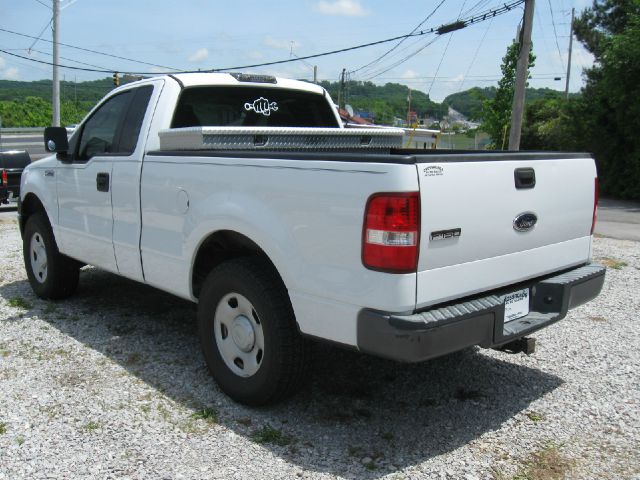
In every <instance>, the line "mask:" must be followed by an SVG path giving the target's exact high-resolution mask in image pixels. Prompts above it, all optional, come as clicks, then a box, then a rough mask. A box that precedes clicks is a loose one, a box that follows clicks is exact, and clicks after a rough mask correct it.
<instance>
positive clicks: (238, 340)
mask: <svg viewBox="0 0 640 480" xmlns="http://www.w3.org/2000/svg"><path fill="white" fill-rule="evenodd" d="M213 327H214V339H215V343H216V346H217V347H218V352H219V353H220V356H221V357H222V360H223V361H224V363H225V365H226V366H227V367H228V368H229V369H230V370H231V371H232V372H233V373H235V374H236V375H238V376H240V377H245V378H246V377H250V376H252V375H255V374H256V373H257V372H258V370H259V369H260V366H261V365H262V360H263V358H264V334H263V331H262V322H261V320H260V317H259V316H258V313H257V311H256V309H255V308H254V307H253V305H252V303H251V302H250V301H249V299H247V297H245V296H244V295H241V294H239V293H228V294H227V295H225V296H224V297H222V298H221V299H220V302H218V306H217V307H216V311H215V316H214V319H213Z"/></svg>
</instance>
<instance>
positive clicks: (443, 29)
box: [367, 0, 524, 80]
mask: <svg viewBox="0 0 640 480" xmlns="http://www.w3.org/2000/svg"><path fill="white" fill-rule="evenodd" d="M522 3H524V0H522V1H516V2H511V3H510V4H506V3H505V4H504V5H503V6H501V7H498V8H495V9H493V10H489V11H485V12H482V13H479V14H477V15H475V16H472V17H469V18H466V19H463V20H460V17H461V14H462V10H463V9H464V6H465V4H466V1H465V3H463V5H462V8H461V9H460V13H459V14H458V20H457V21H455V22H453V23H450V24H445V25H441V26H440V27H438V28H431V29H430V30H427V31H425V32H420V33H437V34H438V35H442V34H445V33H449V32H453V31H455V30H459V29H462V28H465V27H467V26H469V25H473V24H475V23H479V22H482V21H485V20H487V19H492V18H495V17H496V16H497V15H501V14H503V13H506V12H508V11H510V10H512V9H513V8H515V7H516V6H518V5H520V4H522ZM478 5H479V3H476V5H474V7H472V8H471V9H470V10H469V11H472V10H473V9H474V8H477V6H478ZM415 35H416V34H413V35H412V34H409V35H408V36H415ZM436 38H437V37H436ZM434 41H435V40H434ZM450 41H451V39H449V42H450ZM449 42H447V48H448V45H449ZM432 43H433V41H431V42H428V43H427V44H426V45H424V46H423V47H421V48H420V49H419V50H417V51H415V52H413V53H411V54H409V55H407V56H406V57H404V58H403V59H401V60H400V61H397V62H396V63H394V64H393V65H391V66H389V67H386V68H384V69H383V70H379V71H378V72H376V73H375V74H373V75H371V76H370V77H368V78H367V80H371V79H373V78H376V77H378V76H379V75H382V74H383V73H386V72H388V71H389V70H391V69H393V68H395V67H397V66H398V65H400V64H402V63H404V62H405V61H407V60H409V59H410V58H411V57H413V56H415V55H417V54H418V53H420V52H421V51H422V50H424V49H425V48H426V47H428V46H429V45H431V44H432ZM445 52H446V49H445ZM440 63H441V64H442V60H441V61H440ZM438 68H440V67H438Z"/></svg>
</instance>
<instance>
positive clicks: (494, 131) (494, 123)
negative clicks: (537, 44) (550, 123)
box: [481, 41, 535, 149]
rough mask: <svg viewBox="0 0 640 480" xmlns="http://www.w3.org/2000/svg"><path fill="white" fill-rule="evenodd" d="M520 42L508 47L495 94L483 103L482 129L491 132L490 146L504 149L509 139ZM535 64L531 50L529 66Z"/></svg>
mask: <svg viewBox="0 0 640 480" xmlns="http://www.w3.org/2000/svg"><path fill="white" fill-rule="evenodd" d="M519 54H520V44H519V43H518V42H515V41H514V42H513V43H512V44H511V45H509V46H508V47H507V53H506V54H505V56H504V57H503V58H502V65H501V67H500V69H501V70H502V78H501V79H500V80H499V81H498V88H497V89H496V93H495V96H494V97H493V98H491V99H487V100H485V101H484V102H483V103H482V126H481V129H482V131H484V132H486V133H488V134H489V136H490V137H491V144H490V145H489V148H497V149H504V148H505V145H506V142H507V140H508V139H509V124H510V122H511V106H512V104H513V91H514V87H515V82H516V66H517V63H518V55H519ZM534 64H535V56H534V55H533V53H531V52H529V68H531V67H533V66H534Z"/></svg>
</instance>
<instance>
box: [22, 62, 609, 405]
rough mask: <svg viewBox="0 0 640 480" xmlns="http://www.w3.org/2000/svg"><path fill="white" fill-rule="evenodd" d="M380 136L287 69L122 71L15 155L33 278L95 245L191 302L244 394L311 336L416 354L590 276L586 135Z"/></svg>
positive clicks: (255, 392)
mask: <svg viewBox="0 0 640 480" xmlns="http://www.w3.org/2000/svg"><path fill="white" fill-rule="evenodd" d="M400 134H401V132H400ZM395 135H397V133H396V131H393V130H383V129H368V130H358V129H353V130H352V129H348V128H344V126H343V125H342V124H341V122H340V118H339V116H338V114H337V111H336V108H335V106H334V104H333V102H332V100H331V98H330V97H329V95H328V94H327V92H326V91H325V90H323V89H322V88H321V87H319V86H316V85H313V84H309V83H304V82H298V81H292V80H286V79H279V78H278V79H276V78H273V77H268V76H257V75H244V74H210V73H207V74H204V73H203V74H199V73H198V74H178V75H170V76H163V77H157V78H151V79H147V80H143V81H140V82H136V83H132V84H128V85H125V86H122V87H120V88H118V89H115V90H114V91H112V92H111V93H109V94H108V95H107V96H106V97H105V98H104V99H103V100H102V101H101V102H100V103H99V104H98V105H97V106H96V107H95V108H94V109H93V110H92V111H91V112H90V113H89V115H88V116H87V117H86V118H85V120H84V121H83V122H82V123H81V124H80V125H79V126H78V128H77V129H76V130H75V132H74V133H73V135H72V136H71V138H70V139H67V133H66V131H65V130H64V129H63V128H49V129H47V132H46V135H45V143H46V146H47V148H48V150H49V151H52V152H55V153H56V154H55V155H52V156H50V157H48V158H46V159H43V160H41V161H38V162H35V163H33V164H31V165H30V166H28V167H27V168H26V169H25V171H24V174H23V175H22V184H21V190H20V205H19V223H20V230H21V233H22V237H23V241H24V261H25V267H26V270H27V274H28V278H29V282H30V284H31V286H32V288H33V290H34V291H35V293H36V294H37V295H38V296H40V297H42V298H46V299H60V298H64V297H67V296H69V295H71V294H72V293H73V292H74V290H75V289H76V286H77V284H78V278H79V270H80V268H81V267H82V266H83V265H85V264H91V265H94V266H96V267H99V268H101V269H105V270H108V271H110V272H113V273H116V274H119V275H122V276H124V277H127V278H130V279H133V280H137V281H139V282H143V283H146V284H149V285H152V286H154V287H157V288H160V289H162V290H165V291H167V292H169V293H171V294H174V295H177V296H179V297H182V298H185V299H189V300H191V301H193V302H197V303H198V324H199V332H200V338H201V342H202V348H203V352H204V356H205V359H206V362H207V364H208V366H209V368H210V370H211V373H212V374H213V376H214V378H215V379H216V381H217V382H218V384H219V385H220V387H221V388H222V390H223V391H224V392H226V393H227V394H228V395H229V396H231V397H232V398H234V399H235V400H237V401H240V402H243V403H247V404H254V405H256V404H265V403H269V402H275V401H277V400H279V399H281V398H282V397H283V396H285V395H287V394H290V393H292V392H294V391H295V390H296V389H297V388H298V387H299V385H300V383H301V382H302V381H303V380H304V379H305V377H306V374H307V367H308V365H309V360H310V358H309V352H310V348H309V345H310V339H321V340H325V341H330V342H334V343H336V344H340V345H343V346H347V347H351V348H354V349H357V350H360V351H362V352H366V353H369V354H373V355H378V356H382V357H386V358H390V359H395V360H399V361H406V362H417V361H423V360H427V359H430V358H433V357H436V356H439V355H443V354H447V353H450V352H453V351H456V350H460V349H463V348H466V347H469V346H473V345H479V346H481V347H485V348H490V347H500V346H504V345H515V343H514V341H515V340H517V339H521V338H523V337H524V336H525V335H527V334H529V333H531V332H533V331H536V330H538V329H540V328H543V327H546V326H548V325H550V324H552V323H554V322H556V321H558V320H560V319H562V318H563V317H564V316H565V315H566V313H567V311H568V310H569V309H570V308H573V307H575V306H577V305H580V304H582V303H584V302H586V301H588V300H590V299H592V298H594V297H595V296H596V295H598V293H599V292H600V290H601V288H602V284H603V281H604V272H605V270H604V268H603V267H601V266H598V265H594V264H592V263H590V258H591V243H592V233H593V227H594V222H595V216H596V205H597V174H596V168H595V164H594V161H593V159H592V158H591V157H590V156H589V155H585V154H575V153H524V152H523V153H519V152H458V151H448V152H442V151H438V150H432V151H425V150H403V149H402V148H396V147H395V146H394V143H393V141H394V139H395V138H396V137H395ZM399 138H401V137H399Z"/></svg>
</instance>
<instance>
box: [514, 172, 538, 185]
mask: <svg viewBox="0 0 640 480" xmlns="http://www.w3.org/2000/svg"><path fill="white" fill-rule="evenodd" d="M513 177H514V180H515V183H516V188H517V189H518V190H523V189H527V188H534V187H535V186H536V171H535V170H534V169H533V168H516V169H515V170H514V172H513Z"/></svg>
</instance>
